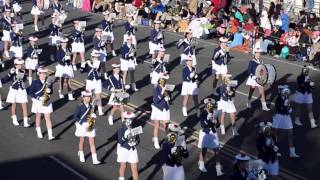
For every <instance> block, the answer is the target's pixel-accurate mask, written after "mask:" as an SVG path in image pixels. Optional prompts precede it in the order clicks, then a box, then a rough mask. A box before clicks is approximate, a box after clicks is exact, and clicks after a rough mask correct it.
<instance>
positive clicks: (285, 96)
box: [272, 85, 300, 158]
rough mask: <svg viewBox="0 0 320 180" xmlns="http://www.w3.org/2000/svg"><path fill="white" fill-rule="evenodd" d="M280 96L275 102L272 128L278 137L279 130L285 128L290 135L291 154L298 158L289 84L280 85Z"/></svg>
mask: <svg viewBox="0 0 320 180" xmlns="http://www.w3.org/2000/svg"><path fill="white" fill-rule="evenodd" d="M278 90H279V96H278V98H277V100H276V103H275V108H276V114H275V115H274V116H273V123H272V128H273V129H274V130H275V135H276V137H277V136H278V132H279V130H285V131H286V133H287V135H288V144H289V156H290V157H291V158H298V157H300V156H299V155H297V154H296V152H295V148H294V146H293V126H292V120H291V116H290V114H291V112H292V107H291V106H290V100H289V96H290V89H289V86H288V85H280V86H278Z"/></svg>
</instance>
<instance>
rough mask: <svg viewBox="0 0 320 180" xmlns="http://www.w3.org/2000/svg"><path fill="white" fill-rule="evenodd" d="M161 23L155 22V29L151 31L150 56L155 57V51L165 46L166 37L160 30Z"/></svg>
mask: <svg viewBox="0 0 320 180" xmlns="http://www.w3.org/2000/svg"><path fill="white" fill-rule="evenodd" d="M160 24H161V21H159V20H155V21H154V28H153V29H152V30H151V35H150V37H151V41H150V42H149V54H151V55H152V58H155V57H154V51H155V50H157V49H158V48H159V47H160V46H164V37H163V33H162V31H161V30H160Z"/></svg>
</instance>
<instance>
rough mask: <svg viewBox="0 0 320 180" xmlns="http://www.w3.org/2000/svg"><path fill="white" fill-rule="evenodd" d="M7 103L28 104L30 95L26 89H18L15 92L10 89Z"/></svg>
mask: <svg viewBox="0 0 320 180" xmlns="http://www.w3.org/2000/svg"><path fill="white" fill-rule="evenodd" d="M6 101H7V103H27V102H28V95H27V91H26V90H25V89H20V88H19V89H18V90H15V89H13V88H12V87H10V90H9V92H8V96H7V100H6Z"/></svg>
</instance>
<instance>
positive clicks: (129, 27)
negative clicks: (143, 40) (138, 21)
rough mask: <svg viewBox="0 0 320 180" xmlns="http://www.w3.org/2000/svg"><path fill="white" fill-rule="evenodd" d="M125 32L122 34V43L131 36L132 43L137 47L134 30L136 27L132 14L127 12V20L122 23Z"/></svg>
mask: <svg viewBox="0 0 320 180" xmlns="http://www.w3.org/2000/svg"><path fill="white" fill-rule="evenodd" d="M124 28H125V32H126V33H125V34H124V36H123V44H125V43H126V42H127V40H128V37H131V40H132V44H133V45H134V46H135V47H137V45H138V44H137V39H136V31H137V27H136V26H135V25H134V19H133V15H132V14H127V22H126V23H125V24H124Z"/></svg>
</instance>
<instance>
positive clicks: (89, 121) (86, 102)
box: [73, 91, 101, 165]
mask: <svg viewBox="0 0 320 180" xmlns="http://www.w3.org/2000/svg"><path fill="white" fill-rule="evenodd" d="M81 96H82V102H81V104H80V105H78V107H77V108H76V110H75V113H74V115H73V118H74V119H75V120H76V123H75V125H76V132H75V136H77V137H79V139H80V141H79V151H78V156H79V159H80V162H85V157H84V152H83V144H84V138H85V137H88V140H89V145H90V151H91V156H92V163H93V164H94V165H97V164H100V163H101V162H100V161H99V160H98V158H97V152H96V145H95V136H96V129H95V119H96V118H97V116H96V114H95V113H94V104H93V103H91V101H92V93H91V92H90V91H82V92H81Z"/></svg>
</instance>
